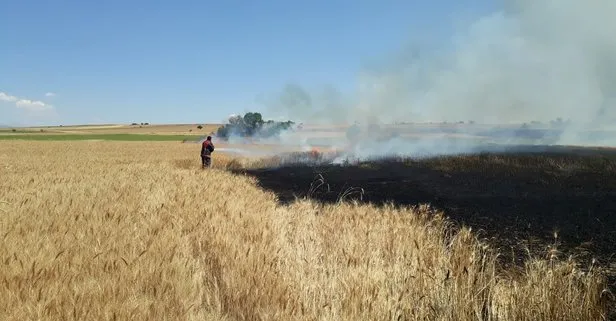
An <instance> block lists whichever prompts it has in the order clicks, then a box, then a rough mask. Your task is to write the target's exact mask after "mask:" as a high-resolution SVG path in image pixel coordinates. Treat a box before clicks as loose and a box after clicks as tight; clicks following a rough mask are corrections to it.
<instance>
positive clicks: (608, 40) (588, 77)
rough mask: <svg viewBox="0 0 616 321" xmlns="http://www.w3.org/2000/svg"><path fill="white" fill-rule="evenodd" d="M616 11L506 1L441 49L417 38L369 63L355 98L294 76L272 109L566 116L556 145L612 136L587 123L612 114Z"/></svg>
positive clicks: (603, 6)
mask: <svg viewBox="0 0 616 321" xmlns="http://www.w3.org/2000/svg"><path fill="white" fill-rule="evenodd" d="M615 15H616V1H613V0H596V1H576V0H543V1H536V0H535V1H531V0H510V1H506V3H505V6H504V7H503V8H502V10H500V11H497V12H493V13H491V14H489V15H486V16H484V17H480V18H479V19H477V20H475V21H473V22H472V23H470V24H468V25H466V26H465V27H463V28H460V29H459V30H457V31H456V33H455V35H454V37H453V38H452V39H451V42H450V43H447V44H446V45H445V46H443V47H442V48H441V49H439V50H431V49H427V48H421V47H418V46H411V47H410V49H406V51H404V52H400V53H394V55H392V56H394V57H395V59H391V60H388V61H387V63H386V64H384V66H382V67H380V68H372V69H370V70H363V71H362V73H361V76H360V77H359V79H358V83H359V85H358V86H357V89H356V92H355V93H354V94H353V95H352V96H347V97H345V96H343V95H342V94H341V93H340V92H339V91H337V90H336V89H335V88H333V87H331V86H330V87H326V88H322V89H316V90H312V92H309V91H308V90H307V89H305V88H302V87H301V86H300V85H298V84H289V85H288V86H286V87H285V88H283V90H282V92H281V93H280V95H279V97H278V99H277V100H276V101H275V102H273V104H271V105H270V106H271V107H272V109H271V110H272V111H276V112H277V113H279V114H281V115H284V116H286V117H288V118H289V119H294V120H295V119H298V120H299V121H304V122H307V123H322V124H332V123H336V122H338V123H339V122H341V121H344V122H345V123H347V124H348V123H353V122H356V121H357V122H359V123H362V124H371V123H380V124H385V123H393V122H401V121H406V122H457V121H469V120H473V121H474V122H476V123H479V124H489V125H491V126H493V127H494V128H492V129H496V128H499V127H498V126H505V125H511V124H517V126H519V125H521V124H522V123H526V122H542V123H543V124H546V123H548V124H549V122H550V121H553V120H555V119H557V118H560V119H563V120H564V122H562V123H561V125H562V126H559V128H558V133H557V134H556V136H555V137H553V136H554V135H553V133H552V134H549V135H550V139H549V142H550V143H558V144H580V145H587V144H599V145H605V144H612V143H613V142H614V139H613V138H614V136H613V135H611V134H609V133H608V134H605V133H604V134H597V133H592V132H588V130H590V129H593V130H594V129H598V128H601V129H609V127H610V126H611V124H613V123H614V121H615V120H616V111H615V108H614V104H615V102H616V41H614V35H615V34H616V19H614V18H613V17H614V16H615ZM544 127H546V126H544ZM548 127H549V126H548ZM544 129H545V128H544ZM517 133H519V132H517ZM515 135H516V132H514V131H512V132H511V136H510V137H508V138H515V137H516V136H515ZM539 141H540V142H541V143H545V142H546V141H541V140H539ZM394 149H395V148H394Z"/></svg>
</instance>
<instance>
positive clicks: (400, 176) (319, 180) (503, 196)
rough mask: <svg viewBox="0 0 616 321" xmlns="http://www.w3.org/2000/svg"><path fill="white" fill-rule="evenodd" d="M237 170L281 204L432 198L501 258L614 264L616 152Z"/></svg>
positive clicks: (542, 151)
mask: <svg viewBox="0 0 616 321" xmlns="http://www.w3.org/2000/svg"><path fill="white" fill-rule="evenodd" d="M241 172H242V173H244V174H248V175H251V176H254V177H256V178H257V179H258V181H259V184H260V186H261V187H263V188H265V189H267V190H270V191H273V192H275V193H276V194H277V195H278V197H279V200H280V202H282V203H286V202H289V201H293V200H295V199H296V198H298V197H299V198H301V197H309V198H311V199H314V200H318V201H321V202H329V203H331V202H338V201H353V200H355V201H359V202H370V203H374V204H383V203H393V204H395V205H399V206H415V205H418V204H430V205H431V206H433V207H435V208H436V209H438V210H441V211H443V212H444V213H445V214H446V215H447V216H449V217H450V218H451V219H452V221H453V222H455V223H456V224H457V225H466V226H469V227H471V228H472V229H473V230H475V231H476V232H477V233H478V235H479V236H480V237H481V238H483V239H485V240H487V241H488V242H489V243H490V244H492V245H493V246H495V247H498V248H499V249H500V252H501V253H502V262H503V263H504V264H507V265H509V264H512V263H514V264H515V265H519V264H520V263H522V262H523V261H524V260H525V259H527V258H528V257H529V254H532V255H533V256H546V255H554V254H557V255H558V256H559V257H560V258H563V259H566V258H567V257H568V256H570V255H573V256H574V257H575V258H576V259H577V260H578V261H579V262H580V263H582V264H585V265H590V261H591V260H592V259H593V258H594V259H596V261H597V263H598V264H600V265H602V266H604V267H610V266H611V267H612V268H613V267H615V266H616V150H611V149H598V148H595V149H589V148H573V147H559V148H555V147H533V148H529V147H520V148H512V149H509V151H508V152H500V153H481V154H474V155H459V156H446V157H436V158H424V159H412V158H397V159H383V160H379V161H371V162H360V163H357V164H352V165H348V164H347V165H344V166H342V165H331V164H320V165H309V164H306V163H304V164H287V165H285V166H281V167H276V168H257V169H243V170H241ZM554 250H556V251H554ZM613 281H614V279H613V277H612V282H613Z"/></svg>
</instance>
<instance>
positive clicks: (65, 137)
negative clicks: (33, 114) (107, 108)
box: [0, 133, 200, 142]
mask: <svg viewBox="0 0 616 321" xmlns="http://www.w3.org/2000/svg"><path fill="white" fill-rule="evenodd" d="M199 138H200V137H199V136H196V135H150V134H53V133H28V134H22V133H18V134H0V140H37V141H41V140H42V141H71V140H106V141H178V142H181V141H197V140H199Z"/></svg>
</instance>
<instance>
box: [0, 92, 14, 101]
mask: <svg viewBox="0 0 616 321" xmlns="http://www.w3.org/2000/svg"><path fill="white" fill-rule="evenodd" d="M0 100H1V101H8V102H13V101H17V97H15V96H11V95H9V94H7V93H4V92H1V91H0Z"/></svg>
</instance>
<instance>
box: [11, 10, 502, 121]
mask: <svg viewBox="0 0 616 321" xmlns="http://www.w3.org/2000/svg"><path fill="white" fill-rule="evenodd" d="M495 9H497V8H495V4H494V1H489V0H474V1H473V0H467V1H464V0H461V1H455V0H440V1H438V0H436V1H412V0H406V1H404V0H382V1H377V0H373V1H368V0H356V1H352V0H329V1H327V0H314V1H299V0H298V1H290V0H287V1H283V0H269V1H267V0H263V1H233V0H228V1H217V2H215V1H206V0H202V1H196V0H195V1H192V0H191V1H145V0H125V1H120V0H106V1H76V0H66V1H61V0H58V1H43V0H39V1H32V0H4V1H2V2H1V4H0V44H1V45H0V124H24V125H25V124H27V125H35V124H42V123H45V124H66V125H68V124H83V123H130V122H133V121H134V122H150V123H201V122H220V121H222V120H224V119H225V118H226V117H227V116H228V115H229V114H231V113H242V112H245V111H248V110H260V109H261V108H262V106H261V105H259V103H258V101H257V97H259V96H260V95H274V94H276V93H277V92H279V91H280V90H281V89H282V88H283V87H284V86H285V84H287V83H289V82H293V83H297V84H299V85H302V86H306V87H314V86H320V85H333V86H335V87H336V88H338V89H339V90H341V91H343V92H350V91H352V90H353V88H354V86H355V85H356V83H357V77H358V73H359V72H360V71H361V70H362V68H364V67H365V66H366V65H367V64H369V63H370V62H373V61H378V60H379V59H381V60H382V59H384V57H387V56H388V55H392V54H395V53H396V51H398V50H401V48H402V47H403V46H405V45H408V44H409V43H417V44H420V45H426V44H433V45H435V44H436V45H445V46H446V45H447V43H448V40H449V38H450V37H451V36H452V32H453V30H454V28H455V24H456V23H457V22H459V21H460V19H471V20H472V19H473V17H479V16H481V15H485V14H486V13H487V12H490V11H493V10H495ZM264 116H265V117H266V118H267V116H268V115H267V114H264Z"/></svg>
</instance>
